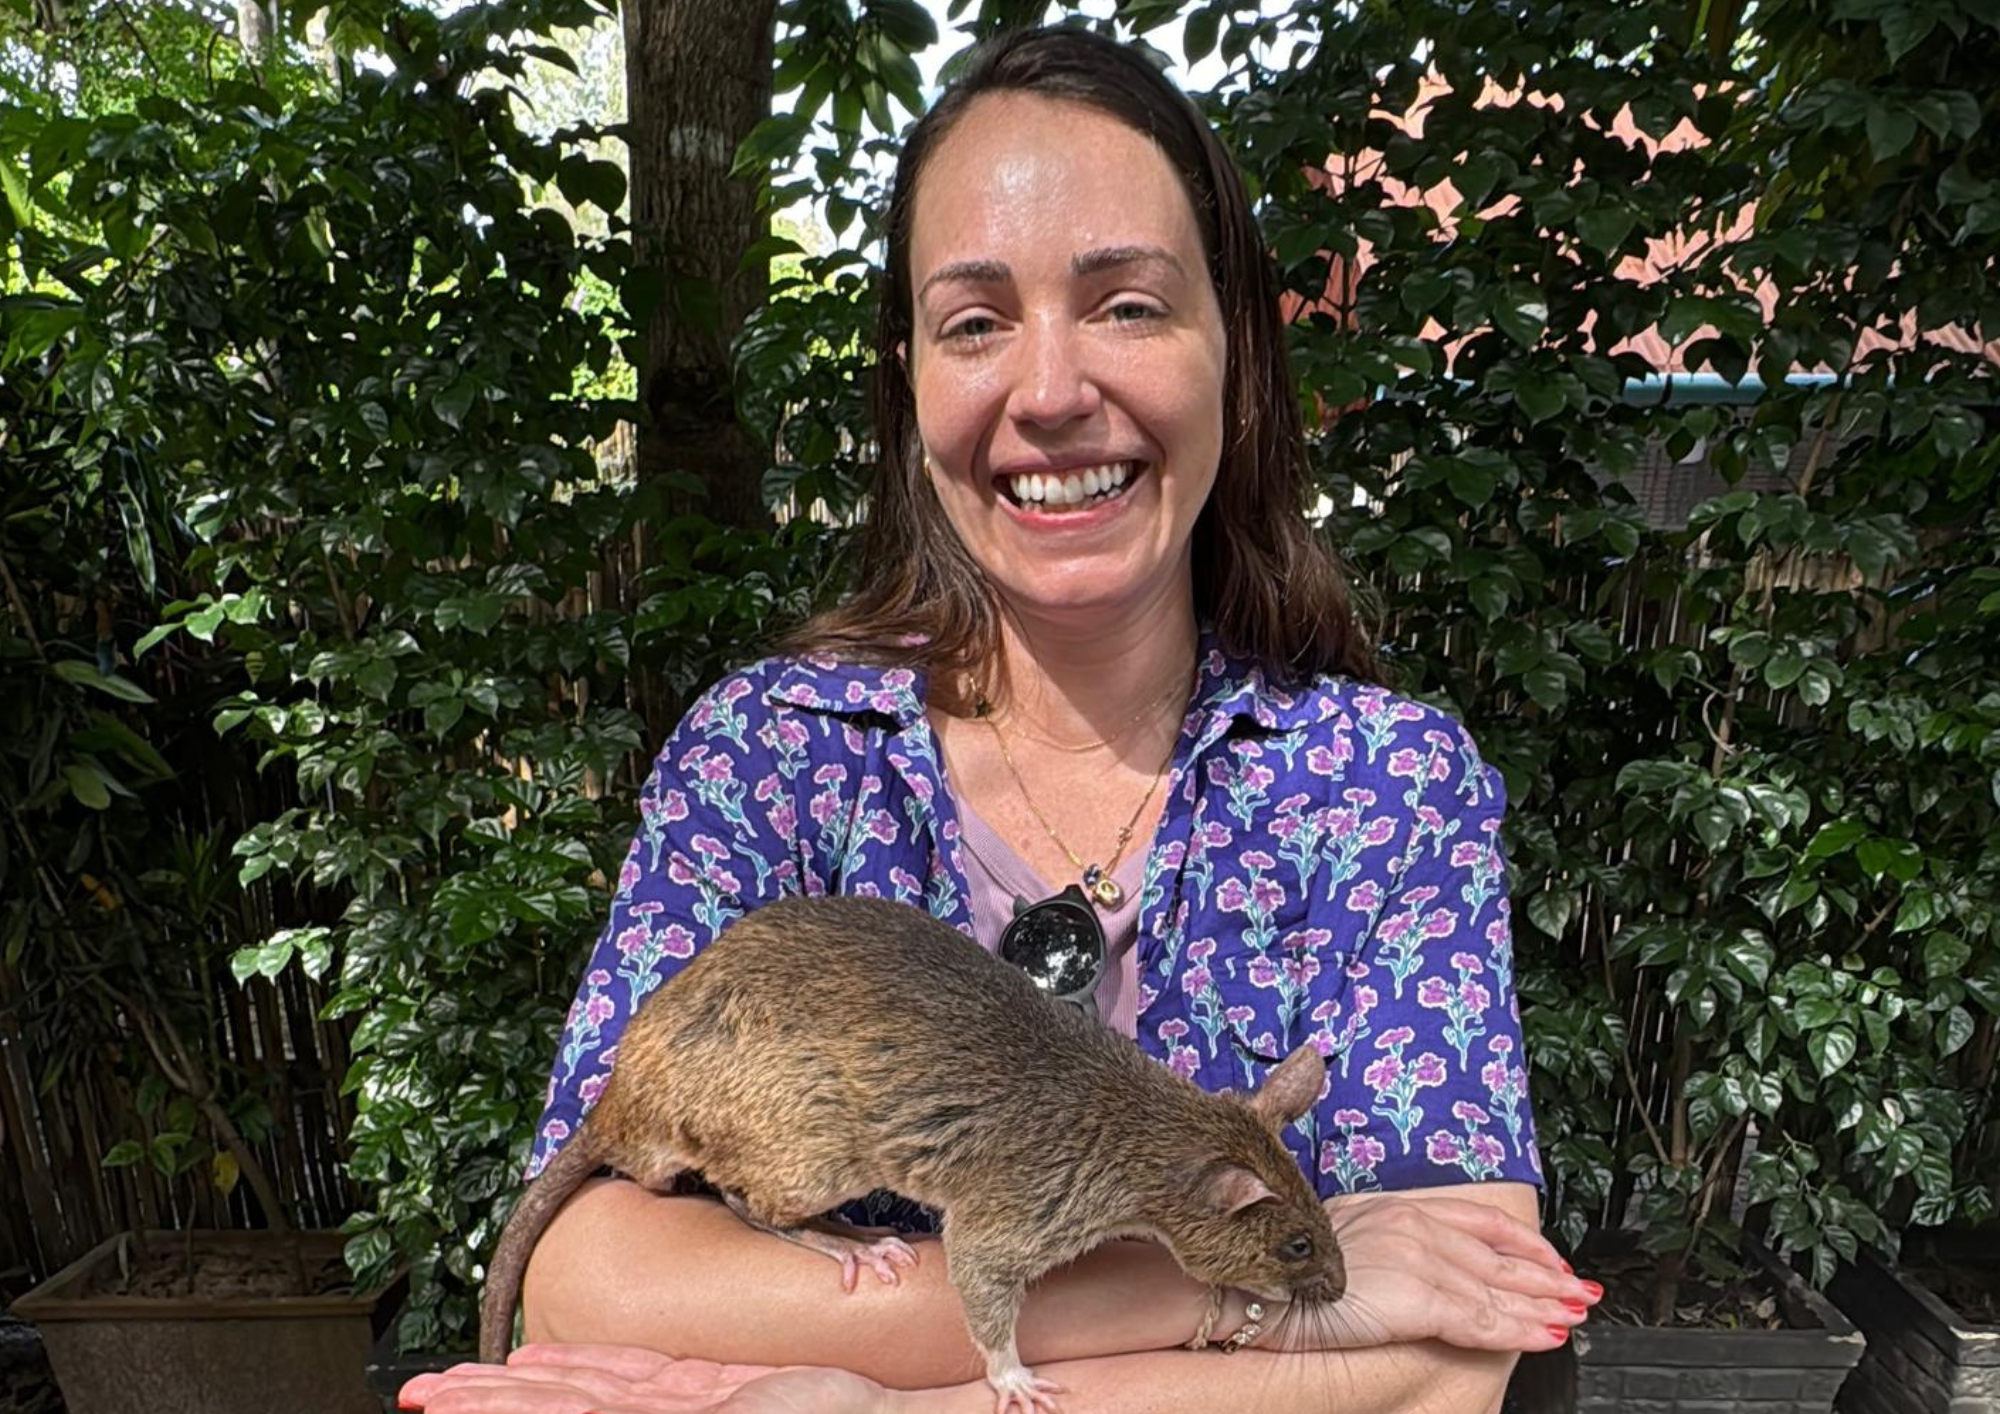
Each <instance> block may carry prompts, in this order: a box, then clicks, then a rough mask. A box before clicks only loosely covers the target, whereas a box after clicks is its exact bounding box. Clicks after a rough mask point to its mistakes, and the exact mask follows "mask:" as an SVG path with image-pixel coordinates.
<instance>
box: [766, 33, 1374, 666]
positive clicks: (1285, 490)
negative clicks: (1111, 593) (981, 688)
mask: <svg viewBox="0 0 2000 1414" xmlns="http://www.w3.org/2000/svg"><path fill="white" fill-rule="evenodd" d="M991 93H1029V94H1034V95H1037V96H1039V97H1043V98H1049V99H1056V100H1060V101H1063V102H1070V103H1081V104H1086V105H1088V106H1089V107H1091V108H1094V109H1096V110H1098V111H1099V112H1102V113H1104V114H1106V115H1108V116H1109V117H1112V118H1114V119H1116V120H1117V121H1119V122H1121V123H1123V124H1125V125H1126V126H1127V127H1129V128H1131V129H1133V130H1134V131H1135V132H1139V133H1143V134H1145V135H1146V136H1148V137H1150V138H1151V139H1152V140H1153V142H1154V143H1155V144H1156V145H1157V146H1158V147H1159V149H1160V152H1161V154H1162V155H1163V156H1164V157H1165V158H1166V159H1167V162H1168V163H1169V164H1170V165H1171V166H1172V167H1173V169H1174V171H1175V172H1176V173H1178V174H1179V176H1180V179H1181V184H1182V187H1183V188H1184V189H1185V190H1186V192H1187V195H1188V200H1189V202H1190V203H1191V204H1192V206H1193V207H1194V212H1195V220H1196V224H1197V226H1198V228H1199V229H1200V231H1201V241H1202V250H1203V253H1204V254H1205V255H1206V256H1207V259H1208V272H1209V278H1210V279H1211V280H1212V281H1213V283H1214V286H1215V293H1216V299H1217V302H1218V303H1219V305H1220V306H1221V310H1222V322H1223V327H1224V329H1225V330H1226V331H1227V339H1228V374H1227V378H1226V383H1225V386H1224V391H1223V436H1224V441H1223V450H1222V463H1221V466H1220V467H1219V468H1218V471H1217V475H1216V480H1215V489H1214V490H1213V491H1212V492H1211V493H1210V495H1209V499H1208V503H1207V505H1205V506H1204V507H1203V508H1202V511H1201V514H1200V516H1199V517H1198V518H1197V519H1196V521H1195V527H1194V537H1193V545H1192V550H1193V561H1194V597H1195V616H1196V619H1197V620H1198V621H1199V622H1201V623H1203V624H1205V625H1207V626H1208V627H1210V628H1212V629H1213V630H1214V632H1215V634H1216V636H1217V638H1218V640H1219V641H1220V643H1221V645H1222V647H1223V648H1225V649H1226V650H1228V651H1230V652H1232V653H1235V654H1240V655H1242V656H1245V657H1248V658H1249V659H1251V660H1252V661H1254V662H1256V663H1257V664H1259V665H1260V666H1261V667H1262V668H1263V670H1264V673H1265V675H1266V677H1268V678H1269V679H1271V680H1272V681H1274V682H1277V683H1282V684H1288V685H1291V684H1298V683H1301V682H1303V681H1305V680H1307V679H1309V678H1312V677H1314V676H1317V675H1318V674H1321V673H1339V674H1346V675H1348V676H1352V677H1359V678H1366V679H1371V680H1372V679H1373V678H1374V677H1375V676H1376V668H1375V660H1374V652H1373V649H1372V648H1371V646H1370V644H1369V642H1368V640H1367V636H1366V634H1365V633H1364V632H1363V631H1362V630H1361V628H1360V626H1359V624H1358V623H1357V622H1356V619H1355V616H1354V612H1353V608H1352V606H1351V604H1350V601H1349V598H1348V592H1347V586H1346V582H1345V579H1344V577H1343V575H1342V571H1341V568H1340V564H1339V562H1338V560H1337V559H1336V558H1335V556H1334V554H1333V552H1332V550H1331V549H1330V548H1328V547H1327V546H1326V545H1325V544H1324V543H1323V542H1322V541H1321V539H1320V538H1319V536H1318V535H1317V533H1316V532H1315V531H1314V530H1313V528H1312V527H1311V526H1310V525H1309V524H1308V523H1307V521H1306V518H1305V510H1306V505H1305V498H1306V493H1307V489H1308V484H1309V483H1308V477H1307V468H1306V450H1305V435H1304V430H1303V427H1302V425H1301V423H1300V419H1299V409H1298V402H1297V400H1296V399H1295V398H1294V397H1293V394H1292V380H1291V373H1290V369H1289V367H1288V365H1287V360H1286V356H1285V336H1284V328H1283V326H1282V325H1281V324H1280V322H1279V318H1278V293H1277V282H1276V278H1275V274H1274V271H1273V269H1272V265H1271V258H1270V255H1269V253H1268V252H1267V250H1266V248H1265V245H1264V240H1263V236H1262V235H1261V233H1260V232H1259V231H1258V229H1257V222H1256V218H1255V217H1254V216H1253V215H1252V214H1251V211H1250V203H1249V199H1248V197H1247V196H1246V195H1245V193H1244V190H1243V181H1242V178H1241V177H1240V176H1239V175H1238V174H1237V171H1236V167H1235V164H1234V163H1232V162H1231V161H1230V159H1229V156H1228V154H1227V153H1226V152H1224V151H1223V148H1222V144H1221V143H1220V142H1219V141H1218V140H1217V139H1216V136H1215V134H1214V132H1213V131H1212V130H1211V129H1210V127H1209V125H1208V123H1207V121H1206V120H1205V119H1204V118H1203V117H1202V116H1201V113H1200V112H1199V110H1197V109H1196V108H1195V106H1194V104H1193V103H1191V102H1190V101H1189V100H1188V98H1187V96H1186V95H1185V94H1183V93H1181V92H1180V91H1179V90H1178V89H1176V88H1175V87H1174V86H1173V85H1172V84H1171V83H1169V82H1168V81H1167V79H1166V77H1165V76H1164V75H1163V74H1161V73H1160V71H1159V70H1158V69H1156V68H1155V67H1154V66H1153V65H1152V63H1151V62H1149V61H1148V60H1147V59H1146V58H1145V57H1144V56H1143V55H1142V54H1141V53H1140V52H1139V51H1138V50H1136V49H1132V48H1128V47H1127V46H1125V45H1122V44H1119V43H1117V42H1116V41H1114V40H1110V39H1106V38H1103V37H1102V36H1099V35H1096V34H1092V33H1090V32H1089V31H1087V30H1081V29H1073V28H1067V27H1050V28H1044V29H1032V30H1024V31H1019V32H1016V33H1013V34H1009V35H1004V36H1002V37H1000V38H998V39H995V40H991V41H988V42H987V43H985V44H983V45H981V46H980V47H979V48H978V49H977V50H975V51H974V52H973V55H972V57H971V60H970V62H969V64H968V66H967V68H966V70H965V72H964V74H963V76H962V77H960V78H959V79H958V80H957V81H956V82H954V83H953V84H951V86H950V87H948V88H947V89H946V90H945V92H944V94H943V95H942V96H941V97H940V98H939V99H938V101H937V103H936V104H935V105H934V106H933V107H932V108H931V109H930V111H929V112H927V113H925V114H924V116H923V117H922V118H921V119H919V120H918V121H917V123H916V125H915V126H914V127H913V128H912V129H911V130H910V135H909V138H908V140H907V141H906V142H905V143H904V145H903V151H902V155H901V157H900V158H899V159H898V161H897V164H896V175H895V183H894V186H893V188H892V191H891V195H890V200H889V210H888V222H887V231H886V234H887V239H888V268H887V270H886V271H885V274H884V280H883V285H882V298H881V307H880V311H879V315H878V318H877V324H876V334H875V355H876V368H875V429H876V434H877V443H878V446H879V447H880V449H881V452H880V460H879V462H878V463H877V468H876V473H875V481H874V485H873V488H872V491H871V494H870V502H869V511H868V523H867V526H866V529H865V530H864V532H863V537H862V542H861V554H860V564H859V587H858V588H857V590H856V591H855V593H854V594H853V595H852V596H851V597H849V598H848V599H846V600H845V601H843V602H842V603H841V604H839V605H838V606H837V607H835V608H833V609H831V610H828V611H827V612H825V613H823V614H820V615H818V616H817V617H815V618H813V619H812V620H810V621H808V622H807V623H806V624H804V625H803V626H801V628H800V629H799V630H798V631H797V633H795V634H794V635H792V637H791V640H790V642H789V644H788V646H789V647H790V648H792V649H793V650H794V651H811V652H825V653H831V654H833V655H834V656H836V657H842V658H852V659H860V660H863V661H871V662H884V663H895V664H901V665H907V666H921V667H923V668H925V669H927V670H928V671H930V672H931V673H932V674H934V675H939V674H941V675H946V676H951V675H956V674H959V673H968V672H969V673H971V674H973V675H974V676H975V678H977V679H986V680H989V681H990V672H991V668H992V666H993V664H994V660H995V659H996V658H997V657H998V653H999V644H1000V635H999V617H998V616H999V613H1000V606H999V604H998V603H997V602H996V600H995V597H994V594H993V591H992V589H991V588H990V587H989V586H988V584H987V582H986V579H985V576H984V575H983V574H981V572H980V570H979V567H978V565H977V564H975V563H974V562H973V560H972V557H971V556H970V555H969V554H967V553H966V550H965V547H964V545H963V544H962V543H961V542H960V541H959V538H958V533H957V532H956V531H955V530H954V529H953V528H952V525H951V522H950V521H949V520H948V519H947V518H946V516H945V513H944V508H943V506H942V505H941V504H940V503H939V501H938V498H937V495H936V492H935V491H934V490H933V489H932V487H931V484H930V482H929V480H928V479H927V478H926V477H925V475H924V471H923V450H922V447H921V446H920V444H919V440H918V434H917V412H916V402H915V398H914V395H913V393H912V391H911V388H910V383H909V380H908V379H907V378H906V377H905V376H904V372H903V366H902V362H901V360H900V358H899V357H898V354H897V351H898V349H900V348H902V347H903V346H905V345H906V344H907V343H908V341H909V340H910V338H911V334H912V327H913V326H912V319H913V289H912V272H911V270H910V224H911V214H912V212H913V211H914V209H915V206H916V191H917V184H918V182H919V181H921V180H922V178H923V174H924V171H925V168H926V166H927V164H928V163H929V161H930V158H931V156H932V154H933V153H934V152H935V150H936V148H937V145H938V143H939V142H940V141H941V140H942V139H943V138H944V136H945V135H946V134H947V133H949V132H950V131H951V130H952V128H953V127H954V126H956V124H957V123H958V122H959V121H960V119H962V118H963V117H964V115H965V113H966V111H967V110H968V109H969V108H970V107H971V106H972V105H973V104H974V103H975V102H977V101H978V100H979V99H980V98H981V97H984V96H985V95H987V94H991Z"/></svg>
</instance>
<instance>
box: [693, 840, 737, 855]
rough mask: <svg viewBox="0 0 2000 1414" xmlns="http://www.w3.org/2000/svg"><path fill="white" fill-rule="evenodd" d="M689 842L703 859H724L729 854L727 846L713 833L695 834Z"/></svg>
mask: <svg viewBox="0 0 2000 1414" xmlns="http://www.w3.org/2000/svg"><path fill="white" fill-rule="evenodd" d="M691 843H692V845H693V847H694V852H695V853H696V854H698V855H700V856H701V857H702V858H703V859H708V860H714V859H725V858H727V857H728V855H729V846H728V845H726V844H724V843H723V842H722V841H721V840H719V839H717V838H716V837H715V836H714V835H696V836H695V837H694V839H693V840H692V841H691Z"/></svg>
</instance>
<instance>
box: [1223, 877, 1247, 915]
mask: <svg viewBox="0 0 2000 1414" xmlns="http://www.w3.org/2000/svg"><path fill="white" fill-rule="evenodd" d="M1249 902H1250V891H1249V890H1248V889H1246V888H1244V887H1243V881H1242V880H1241V879H1237V878H1229V879H1224V880H1223V881H1222V887H1221V888H1219V889H1217V890H1216V891H1215V906H1216V907H1217V908H1220V909H1224V910H1226V911H1227V912H1230V913H1241V912H1242V911H1243V907H1244V905H1245V904H1247V903H1249Z"/></svg>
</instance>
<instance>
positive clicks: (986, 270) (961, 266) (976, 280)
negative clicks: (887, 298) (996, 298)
mask: <svg viewBox="0 0 2000 1414" xmlns="http://www.w3.org/2000/svg"><path fill="white" fill-rule="evenodd" d="M1013 278H1014V272H1013V271H1012V270H1010V269H1008V268H1007V266H1006V264H1005V263H1004V262H1003V261H998V260H954V261H952V262H951V263H950V264H949V265H940V266H938V268H937V269H935V270H933V271H932V272H931V277H930V278H929V279H928V280H926V281H924V284H923V288H922V289H920V290H918V291H917V303H918V304H922V303H923V302H924V297H925V296H926V295H928V294H929V293H930V292H931V286H933V285H1004V284H1006V283H1007V281H1009V280H1011V279H1013Z"/></svg>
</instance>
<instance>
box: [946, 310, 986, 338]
mask: <svg viewBox="0 0 2000 1414" xmlns="http://www.w3.org/2000/svg"><path fill="white" fill-rule="evenodd" d="M992 332H993V321H992V320H991V319H989V318H988V317H987V316H986V315H983V314H968V315H967V316H966V317H965V318H963V319H961V320H959V321H958V322H957V323H956V324H950V325H947V326H946V327H945V331H944V335H943V337H944V338H945V339H947V340H951V341H955V342H960V343H972V342H977V341H978V340H980V339H983V338H985V337H986V336H987V335H988V334H991V333H992Z"/></svg>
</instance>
